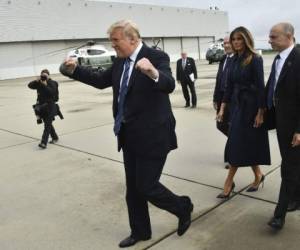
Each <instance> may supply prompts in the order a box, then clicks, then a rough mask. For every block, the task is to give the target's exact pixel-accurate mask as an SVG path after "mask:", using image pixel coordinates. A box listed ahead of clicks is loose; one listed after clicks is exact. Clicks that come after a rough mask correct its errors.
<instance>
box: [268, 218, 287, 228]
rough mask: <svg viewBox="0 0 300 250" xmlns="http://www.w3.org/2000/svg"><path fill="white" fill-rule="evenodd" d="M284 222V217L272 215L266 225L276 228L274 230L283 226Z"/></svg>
mask: <svg viewBox="0 0 300 250" xmlns="http://www.w3.org/2000/svg"><path fill="white" fill-rule="evenodd" d="M284 222H285V219H284V218H281V217H278V218H276V217H273V218H272V219H271V220H270V221H269V222H268V225H269V226H270V227H272V228H273V229H276V230H280V229H282V228H283V226H284Z"/></svg>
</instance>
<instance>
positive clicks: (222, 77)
mask: <svg viewBox="0 0 300 250" xmlns="http://www.w3.org/2000/svg"><path fill="white" fill-rule="evenodd" d="M223 46H224V50H225V55H224V57H223V58H222V59H221V61H220V63H219V68H218V72H217V77H216V85H215V90H214V95H213V105H214V109H215V110H216V112H217V114H218V113H219V111H220V108H221V104H222V100H223V96H224V93H225V88H226V86H227V81H228V74H229V69H230V65H231V62H232V56H233V51H232V48H231V44H230V41H229V37H228V36H226V37H224V40H223ZM216 125H217V129H218V130H220V131H221V132H222V133H223V134H224V135H226V136H227V135H228V129H229V105H226V109H225V111H224V116H223V119H222V121H218V120H217V121H216ZM225 168H226V169H229V165H228V164H226V165H225Z"/></svg>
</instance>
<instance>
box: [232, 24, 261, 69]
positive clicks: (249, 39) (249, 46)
mask: <svg viewBox="0 0 300 250" xmlns="http://www.w3.org/2000/svg"><path fill="white" fill-rule="evenodd" d="M236 33H238V34H239V35H241V36H242V38H243V40H244V43H245V52H244V54H245V59H244V61H243V63H242V64H243V65H244V66H246V65H248V64H249V63H250V62H251V60H252V58H253V56H254V55H257V53H256V51H255V49H254V39H253V36H252V35H251V33H250V31H249V30H248V29H246V28H245V27H243V26H240V27H237V28H235V29H234V30H233V31H232V32H231V33H230V38H229V39H230V43H231V46H232V39H233V35H234V34H236ZM232 49H233V51H234V52H235V53H236V52H237V51H235V50H234V47H233V46H232Z"/></svg>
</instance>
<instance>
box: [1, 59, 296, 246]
mask: <svg viewBox="0 0 300 250" xmlns="http://www.w3.org/2000/svg"><path fill="white" fill-rule="evenodd" d="M273 58H274V55H267V56H264V65H265V75H266V79H267V76H268V74H269V72H270V66H271V63H272V59H273ZM197 64H198V65H197V67H198V71H199V79H198V80H197V82H196V91H197V96H198V107H197V108H196V109H190V108H184V107H183V106H184V104H185V101H184V99H183V95H182V92H181V87H180V85H177V86H176V90H175V91H174V93H172V94H171V96H170V97H171V102H172V106H173V111H174V114H175V117H176V120H177V127H176V132H177V136H178V143H179V148H178V149H177V150H175V151H173V152H171V153H170V154H169V156H168V160H167V163H166V166H165V168H164V171H163V175H162V178H161V182H162V183H163V184H165V185H166V186H167V187H169V188H170V189H171V190H172V191H174V192H175V193H177V194H180V195H189V196H191V198H192V200H193V203H194V206H195V207H194V212H193V215H192V218H193V222H192V225H191V228H190V229H189V230H188V231H187V233H186V234H185V235H184V236H182V237H179V236H177V234H176V229H177V223H178V220H177V218H176V217H174V216H173V215H171V214H168V213H167V212H165V211H162V210H160V209H157V208H156V207H154V206H152V205H151V204H150V214H151V222H152V231H153V235H152V239H151V240H149V241H144V242H140V243H138V244H136V245H135V246H134V247H132V248H129V249H137V250H140V249H153V250H154V249H155V250H156V249H157V250H161V249H163V250H165V249H166V250H168V249H170V250H171V249H172V250H181V249H189V250H269V249H272V250H279V249H280V250H281V249H289V250H296V249H297V250H298V249H299V244H300V238H299V234H300V227H299V225H300V211H296V212H294V213H290V214H288V215H287V218H286V225H285V227H284V229H283V230H282V231H281V232H278V233H275V232H273V231H272V230H271V228H269V227H268V226H267V222H268V220H269V219H270V217H271V216H272V214H273V210H274V208H275V205H276V202H277V197H278V192H279V185H280V167H279V166H280V155H279V150H278V145H277V139H276V134H275V132H274V131H271V132H270V133H269V137H270V146H271V154H272V165H271V166H262V171H263V172H264V174H265V175H266V180H265V185H264V188H262V187H260V188H259V190H258V192H255V193H247V192H245V189H246V188H247V186H249V185H250V184H251V183H252V182H253V174H252V171H251V168H242V169H240V170H239V171H238V173H237V175H236V177H235V183H236V189H235V192H234V194H233V196H232V198H231V199H230V200H228V201H226V202H224V201H221V200H219V199H217V198H216V196H217V195H218V193H220V192H221V191H222V187H223V184H224V180H225V177H226V174H227V170H226V169H224V163H223V153H224V146H225V143H226V138H225V137H224V136H223V135H222V134H221V133H220V132H219V131H218V130H217V129H216V128H215V111H214V110H213V107H212V94H213V89H214V84H215V76H216V71H217V66H218V65H217V64H212V65H208V64H207V62H206V61H204V60H203V61H202V60H201V61H200V62H198V63H197ZM172 67H173V72H174V73H175V68H174V67H175V65H174V64H172ZM32 79H33V78H25V79H24V78H23V79H15V80H5V81H0V100H1V102H0V119H1V123H0V159H1V163H0V176H1V178H0V249H1V250H69V249H72V250H110V249H118V243H119V241H120V240H122V239H123V238H125V237H126V236H128V234H129V225H128V215H127V208H126V203H125V178H124V169H123V164H122V154H121V153H118V152H117V143H116V138H115V137H114V135H113V131H112V128H113V118H112V109H111V104H112V92H111V90H110V89H107V90H104V91H100V90H97V89H94V88H92V87H90V86H87V85H84V84H81V83H79V82H75V81H73V80H70V79H68V78H65V77H63V76H61V75H54V76H53V79H55V80H57V81H58V82H59V84H60V102H59V103H60V106H61V110H62V112H63V114H64V116H65V119H64V120H60V119H59V118H57V119H56V121H55V122H54V126H55V128H56V130H57V133H58V135H59V138H60V139H59V142H58V144H56V145H51V144H48V147H47V149H46V150H41V149H39V148H38V146H37V145H38V143H39V141H40V138H41V134H42V131H43V126H42V125H37V124H36V120H35V117H34V114H33V110H32V104H34V102H35V99H36V92H35V91H32V90H30V89H28V88H27V83H28V82H29V81H30V80H32Z"/></svg>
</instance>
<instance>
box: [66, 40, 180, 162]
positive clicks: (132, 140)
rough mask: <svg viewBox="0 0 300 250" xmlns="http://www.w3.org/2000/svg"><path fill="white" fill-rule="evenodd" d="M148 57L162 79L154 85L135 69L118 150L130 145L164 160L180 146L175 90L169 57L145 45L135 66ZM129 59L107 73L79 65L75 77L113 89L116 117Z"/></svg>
mask: <svg viewBox="0 0 300 250" xmlns="http://www.w3.org/2000/svg"><path fill="white" fill-rule="evenodd" d="M143 57H145V58H148V59H149V60H150V62H151V63H152V64H153V65H154V67H156V69H158V71H159V80H158V82H154V80H153V79H150V78H149V77H148V76H146V75H145V74H143V73H142V72H140V71H138V70H136V69H135V67H133V71H132V73H131V77H130V79H129V83H128V92H127V95H126V99H125V104H124V105H125V106H124V120H123V123H124V126H123V127H124V129H123V131H122V133H121V135H120V136H119V137H118V139H119V140H118V142H119V144H118V149H119V150H120V148H121V147H123V146H124V145H126V147H128V148H129V150H132V151H134V152H135V153H137V154H140V155H148V156H149V155H152V156H157V157H161V156H164V155H166V154H167V153H168V152H169V151H170V150H172V149H175V148H176V147H177V140H176V134H175V118H174V116H173V113H172V109H171V104H170V99H169V93H171V92H172V91H173V90H174V88H175V81H174V79H173V77H172V72H171V69H170V59H169V56H168V55H167V54H165V53H164V52H162V51H158V50H155V49H152V48H149V47H147V46H146V45H143V47H142V49H141V50H140V52H139V54H138V56H137V58H136V61H135V63H136V62H137V61H138V60H140V59H141V58H143ZM124 62H125V59H122V58H117V59H116V60H115V61H114V63H113V65H112V66H111V68H109V69H107V70H106V71H104V72H92V71H91V70H89V69H88V68H85V67H81V66H77V67H76V69H75V71H74V73H73V75H72V78H74V79H76V80H79V81H81V82H83V83H86V84H89V85H91V86H93V87H95V88H99V89H104V88H108V87H112V89H113V116H114V117H116V115H117V111H118V110H117V109H118V96H119V89H120V79H121V75H122V72H123V65H124Z"/></svg>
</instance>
